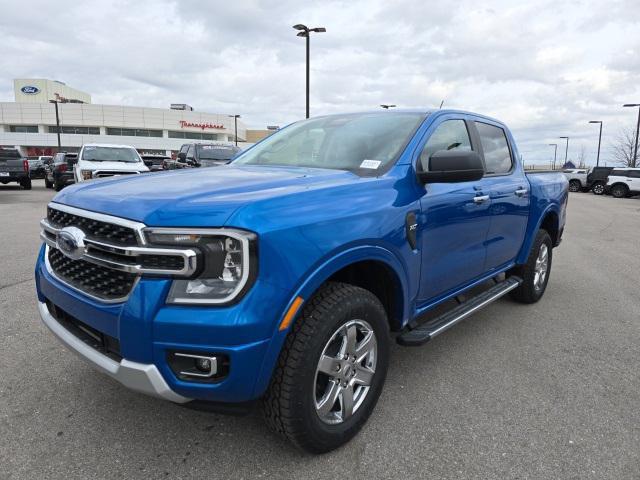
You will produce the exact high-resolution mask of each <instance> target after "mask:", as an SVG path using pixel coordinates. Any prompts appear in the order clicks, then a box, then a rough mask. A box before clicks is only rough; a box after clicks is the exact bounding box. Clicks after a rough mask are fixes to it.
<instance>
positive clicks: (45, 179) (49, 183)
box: [44, 176, 53, 188]
mask: <svg viewBox="0 0 640 480" xmlns="http://www.w3.org/2000/svg"><path fill="white" fill-rule="evenodd" d="M44 186H45V187H46V188H53V183H51V182H50V181H49V180H48V179H47V177H46V176H45V177H44Z"/></svg>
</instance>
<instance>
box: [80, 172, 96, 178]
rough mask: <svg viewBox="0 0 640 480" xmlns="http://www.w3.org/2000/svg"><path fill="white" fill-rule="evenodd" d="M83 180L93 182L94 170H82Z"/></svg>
mask: <svg viewBox="0 0 640 480" xmlns="http://www.w3.org/2000/svg"><path fill="white" fill-rule="evenodd" d="M81 172H82V179H83V180H91V179H92V178H93V170H81Z"/></svg>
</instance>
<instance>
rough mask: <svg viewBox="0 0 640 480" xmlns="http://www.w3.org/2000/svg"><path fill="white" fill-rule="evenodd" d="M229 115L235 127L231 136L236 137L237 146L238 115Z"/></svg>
mask: <svg viewBox="0 0 640 480" xmlns="http://www.w3.org/2000/svg"><path fill="white" fill-rule="evenodd" d="M229 117H231V118H233V125H234V127H235V133H234V134H233V137H234V138H235V139H236V147H237V146H238V119H239V118H240V115H229ZM245 140H246V139H245Z"/></svg>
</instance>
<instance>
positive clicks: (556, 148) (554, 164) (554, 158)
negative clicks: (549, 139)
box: [549, 143, 558, 170]
mask: <svg viewBox="0 0 640 480" xmlns="http://www.w3.org/2000/svg"><path fill="white" fill-rule="evenodd" d="M549 145H550V146H552V147H555V150H554V151H553V169H554V170H555V169H556V156H557V155H558V144H557V143H550V144H549Z"/></svg>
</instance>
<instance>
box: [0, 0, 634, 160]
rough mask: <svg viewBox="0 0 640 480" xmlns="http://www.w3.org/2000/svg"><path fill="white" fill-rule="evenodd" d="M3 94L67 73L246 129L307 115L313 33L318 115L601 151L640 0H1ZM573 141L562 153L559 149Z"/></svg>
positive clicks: (101, 97)
mask: <svg viewBox="0 0 640 480" xmlns="http://www.w3.org/2000/svg"><path fill="white" fill-rule="evenodd" d="M0 12H1V14H0V31H1V32H2V36H1V38H2V41H1V44H0V45H1V46H0V101H13V90H12V88H13V85H12V79H13V78H20V77H27V78H28V77H38V78H39V77H42V78H53V79H58V80H62V81H64V82H66V83H68V84H69V85H71V86H73V87H76V88H79V89H81V90H85V91H87V92H89V93H91V94H92V96H93V102H94V103H104V104H123V105H135V106H151V107H164V108H166V107H167V106H168V105H169V103H188V104H190V105H192V106H193V107H194V108H195V109H196V110H200V111H207V112H213V113H223V112H228V113H239V114H241V115H242V116H243V119H244V120H245V122H246V123H247V124H248V125H249V126H250V127H256V128H264V127H265V126H266V125H285V124H287V123H289V122H291V121H294V120H297V119H299V118H302V117H303V116H304V40H303V39H301V38H297V37H296V36H295V33H296V32H295V31H294V30H293V29H292V28H291V26H292V25H294V24H296V23H306V24H307V25H309V26H323V27H326V29H327V33H322V34H316V35H315V36H314V37H312V41H311V47H312V51H311V56H312V70H311V90H312V97H311V114H312V115H318V114H324V113H333V112H344V111H354V110H367V109H372V108H377V106H378V105H379V104H380V103H395V104H397V105H399V106H402V107H433V106H435V107H436V108H437V106H438V105H439V104H440V102H441V101H442V100H444V105H445V106H446V107H452V108H462V109H466V110H472V111H477V112H480V113H485V114H488V115H492V116H495V117H497V118H499V119H501V120H503V121H505V122H506V123H507V124H508V125H510V126H511V128H512V129H513V131H514V134H515V136H516V140H517V141H518V142H519V145H520V150H521V153H522V154H523V156H524V159H525V161H526V162H527V163H541V162H548V161H549V160H550V159H551V158H552V157H553V147H549V146H548V144H549V143H554V142H556V141H558V143H562V142H564V141H561V140H558V139H557V137H558V136H560V135H568V136H570V137H571V140H570V144H569V158H576V157H577V156H578V155H579V153H580V150H581V149H582V147H584V153H585V156H586V160H587V162H588V163H592V162H595V153H596V148H597V140H598V138H597V134H598V127H597V125H590V124H588V123H587V122H588V121H589V120H603V121H604V122H605V123H604V130H603V150H602V154H601V159H602V160H604V161H607V160H609V161H610V160H611V158H610V148H609V145H610V144H611V142H612V141H613V139H614V137H615V136H616V135H617V133H618V132H619V130H620V129H621V128H624V127H627V128H632V127H635V120H636V114H637V111H636V110H632V109H628V108H625V109H623V108H622V104H623V103H640V4H638V0H628V1H624V0H619V1H618V0H600V1H586V0H575V1H558V0H553V1H547V0H540V1H538V0H535V1H534V0H530V1H526V0H523V1H519V2H516V1H499V0H496V1H487V2H478V1H477V0H473V1H466V0H460V1H457V2H451V1H447V0H443V1H425V0H392V1H389V0H387V1H381V0H380V1H379V0H366V1H357V0H352V1H322V2H319V1H318V2H303V1H290V0H280V1H272V2H267V1H257V0H234V1H228V0H227V1H223V0H220V1H203V0H199V1H196V0H184V1H175V2H172V1H145V0H135V1H125V0H122V1H107V0H103V1H100V2H93V1H84V2H72V1H67V0H56V1H50V0H45V1H42V0H30V1H28V2H19V1H15V0H0ZM563 147H564V145H563V146H562V154H560V150H561V148H560V147H559V158H561V159H563V158H564V150H563Z"/></svg>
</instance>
